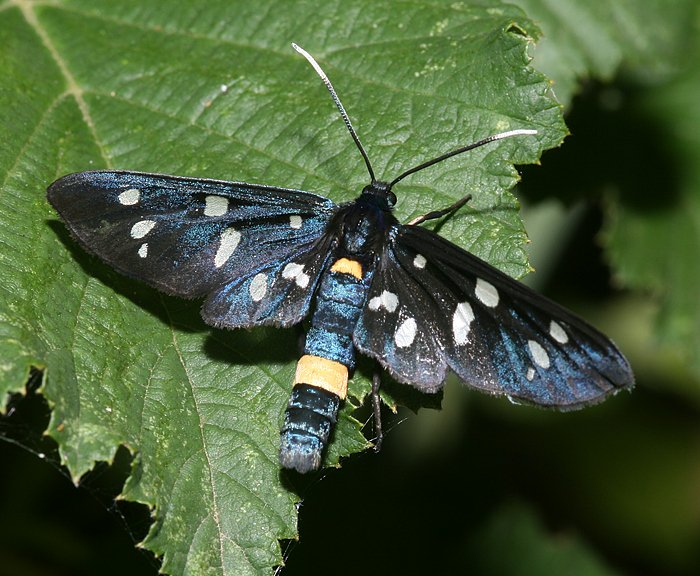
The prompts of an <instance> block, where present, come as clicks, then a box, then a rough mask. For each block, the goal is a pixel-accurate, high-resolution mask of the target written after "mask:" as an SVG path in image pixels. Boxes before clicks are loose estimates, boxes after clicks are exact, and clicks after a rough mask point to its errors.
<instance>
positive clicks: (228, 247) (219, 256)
mask: <svg viewBox="0 0 700 576" xmlns="http://www.w3.org/2000/svg"><path fill="white" fill-rule="evenodd" d="M240 241H241V233H240V232H239V231H238V230H236V229H235V228H226V230H224V231H223V232H222V233H221V239H220V241H219V249H218V250H217V251H216V256H214V266H216V267H217V268H221V267H222V266H223V265H224V264H226V262H227V261H228V259H229V258H230V257H231V254H233V251H234V250H235V249H236V248H237V247H238V243H239V242H240Z"/></svg>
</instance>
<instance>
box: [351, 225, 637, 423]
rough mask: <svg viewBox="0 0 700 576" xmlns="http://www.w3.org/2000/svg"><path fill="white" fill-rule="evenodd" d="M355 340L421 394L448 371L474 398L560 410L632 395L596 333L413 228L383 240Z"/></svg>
mask: <svg viewBox="0 0 700 576" xmlns="http://www.w3.org/2000/svg"><path fill="white" fill-rule="evenodd" d="M354 340H355V344H356V346H357V348H358V349H359V350H360V351H362V352H363V353H365V354H369V355H371V356H373V357H375V358H376V359H377V360H378V361H379V362H380V363H381V364H382V365H383V366H384V367H385V368H386V369H387V370H389V372H390V373H391V374H392V375H393V376H394V377H395V378H396V379H397V380H399V381H401V382H405V383H409V384H413V385H415V386H416V387H418V388H420V389H423V390H426V391H434V390H436V389H438V388H440V387H441V385H442V383H443V380H444V379H445V376H446V374H447V369H448V368H450V369H452V370H453V371H454V372H455V373H456V374H457V376H459V378H460V379H461V380H463V381H464V382H465V383H467V384H469V385H470V386H472V387H474V388H478V389H480V390H483V391H486V392H490V393H493V394H502V395H507V396H509V397H511V398H512V399H513V400H516V401H523V402H527V403H533V404H537V405H540V406H556V407H559V408H561V409H567V408H568V409H572V408H577V407H580V406H583V405H586V404H590V403H594V402H598V401H600V400H602V399H603V398H604V397H605V396H606V395H608V394H609V393H611V392H614V391H615V390H617V389H619V388H623V387H629V386H632V385H633V380H632V372H631V370H630V367H629V365H628V363H627V361H626V359H625V358H624V357H623V356H622V354H621V353H620V352H619V350H618V349H617V348H616V347H615V345H614V344H613V343H612V342H611V341H610V340H609V339H608V338H607V337H605V336H603V335H602V334H601V333H600V332H598V331H597V330H596V329H595V328H593V327H592V326H590V325H588V324H587V323H586V322H584V321H583V320H581V319H580V318H578V317H577V316H575V315H573V314H572V313H571V312H568V311H567V310H565V309H564V308H562V307H561V306H559V305H557V304H555V303H554V302H552V301H551V300H549V299H547V298H545V297H543V296H541V295H539V294H537V293H536V292H534V291H532V290H530V289H529V288H527V287H526V286H524V285H523V284H521V283H519V282H517V281H515V280H514V279H512V278H510V277H509V276H507V275H506V274H503V273H502V272H500V271H498V270H497V269H495V268H494V267H492V266H490V265H489V264H487V263H486V262H484V261H482V260H480V259H479V258H477V257H476V256H474V255H473V254H470V253H469V252H466V251H465V250H462V249H461V248H459V247H457V246H455V245H454V244H452V243H450V242H448V241H447V240H445V239H443V238H441V237H440V236H438V235H437V234H434V233H433V232H430V231H429V230H425V229H423V228H420V227H418V226H402V225H396V226H394V227H392V228H391V229H390V230H389V232H388V234H387V241H386V246H385V250H384V252H383V254H382V255H381V256H380V258H379V262H378V267H377V270H376V272H375V275H374V278H373V280H372V283H371V287H370V291H369V297H368V304H367V306H366V307H365V309H364V310H363V312H362V315H361V319H360V322H359V324H358V326H357V329H356V331H355V333H354Z"/></svg>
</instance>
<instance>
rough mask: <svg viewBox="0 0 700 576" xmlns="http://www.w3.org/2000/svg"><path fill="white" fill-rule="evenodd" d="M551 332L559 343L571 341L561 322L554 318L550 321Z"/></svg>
mask: <svg viewBox="0 0 700 576" xmlns="http://www.w3.org/2000/svg"><path fill="white" fill-rule="evenodd" d="M549 334H550V335H551V336H552V338H554V339H555V340H556V341H557V342H559V344H566V343H567V342H568V341H569V335H568V334H567V333H566V332H565V331H564V328H562V326H561V324H559V323H558V322H555V321H554V320H552V321H551V322H550V323H549Z"/></svg>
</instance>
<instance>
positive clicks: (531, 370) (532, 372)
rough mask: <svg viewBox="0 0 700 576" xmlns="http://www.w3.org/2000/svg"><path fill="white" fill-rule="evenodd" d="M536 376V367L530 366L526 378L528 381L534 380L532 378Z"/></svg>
mask: <svg viewBox="0 0 700 576" xmlns="http://www.w3.org/2000/svg"><path fill="white" fill-rule="evenodd" d="M534 377H535V369H534V368H533V367H532V366H530V367H529V368H528V369H527V374H525V378H527V380H528V382H532V379H533V378H534Z"/></svg>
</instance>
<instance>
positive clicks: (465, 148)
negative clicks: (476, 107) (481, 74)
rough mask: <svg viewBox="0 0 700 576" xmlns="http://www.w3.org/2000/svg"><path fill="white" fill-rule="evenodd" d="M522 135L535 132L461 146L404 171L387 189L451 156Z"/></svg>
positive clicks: (496, 136) (512, 132)
mask: <svg viewBox="0 0 700 576" xmlns="http://www.w3.org/2000/svg"><path fill="white" fill-rule="evenodd" d="M524 134H537V130H529V129H526V128H520V129H518V130H508V131H507V132H501V133H499V134H494V135H493V136H488V137H487V138H484V139H483V140H479V141H478V142H475V143H474V144H469V145H467V146H462V147H461V148H457V149H456V150H452V152H448V153H447V154H443V155H442V156H438V157H437V158H433V159H432V160H428V161H427V162H423V163H422V164H419V165H418V166H415V167H414V168H411V169H410V170H406V171H405V172H404V173H403V174H401V175H400V176H398V177H396V178H394V179H393V180H392V181H391V182H390V183H389V188H393V187H394V184H396V183H397V182H399V181H401V180H403V179H404V178H405V177H406V176H408V175H410V174H413V173H414V172H418V171H420V170H423V169H424V168H428V167H429V166H432V165H433V164H437V163H438V162H442V161H443V160H447V159H448V158H452V156H457V154H461V153H462V152H467V151H468V150H473V149H474V148H479V147H480V146H483V145H484V144H488V143H489V142H493V141H495V140H503V139H504V138H510V137H511V136H521V135H524Z"/></svg>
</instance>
